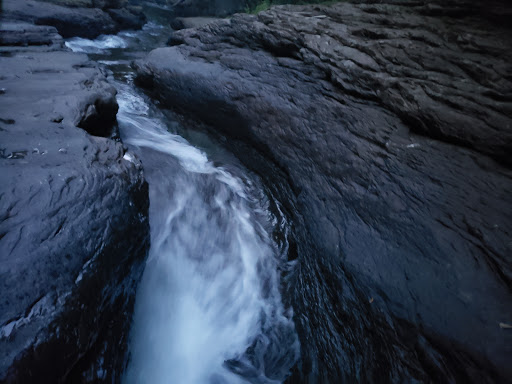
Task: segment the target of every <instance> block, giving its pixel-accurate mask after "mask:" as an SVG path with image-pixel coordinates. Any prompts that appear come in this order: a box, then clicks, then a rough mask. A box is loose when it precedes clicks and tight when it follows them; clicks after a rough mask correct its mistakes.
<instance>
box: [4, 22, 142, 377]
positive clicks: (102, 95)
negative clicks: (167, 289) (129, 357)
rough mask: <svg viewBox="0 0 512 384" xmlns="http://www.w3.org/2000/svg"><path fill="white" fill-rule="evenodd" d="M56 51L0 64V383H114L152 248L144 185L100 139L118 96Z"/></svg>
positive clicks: (134, 168)
mask: <svg viewBox="0 0 512 384" xmlns="http://www.w3.org/2000/svg"><path fill="white" fill-rule="evenodd" d="M21 27H23V28H24V30H25V31H26V32H27V36H26V37H25V39H23V38H22V37H21V36H18V35H16V38H13V39H11V41H14V42H20V41H22V42H23V41H25V42H27V43H34V44H41V43H43V41H41V40H38V39H36V38H35V37H34V33H35V31H41V32H44V33H43V34H42V35H41V36H42V39H43V40H44V39H46V37H44V36H45V34H46V33H49V34H50V35H51V34H53V33H55V30H54V29H53V28H48V27H44V28H39V27H32V28H31V27H28V26H26V25H24V26H21V25H19V24H8V25H7V26H6V24H3V26H2V28H4V29H7V30H11V31H20V28H21ZM59 38H60V37H59ZM44 42H45V41H44ZM54 43H55V42H54ZM54 45H55V44H53V45H52V46H49V47H47V48H46V49H47V51H44V47H43V46H38V47H30V46H29V47H24V48H23V49H24V50H23V51H21V50H19V49H18V50H12V51H11V52H9V51H3V55H2V56H1V57H0V67H1V68H2V73H1V76H0V89H1V90H2V92H1V93H0V170H1V172H0V292H2V295H1V298H0V382H2V383H4V382H5V383H41V382H45V383H57V382H73V383H78V382H112V381H113V380H114V381H116V380H117V381H118V380H119V378H120V375H121V373H122V369H123V364H124V356H125V350H126V343H127V335H128V331H129V327H130V322H131V314H132V309H133V302H134V298H135V288H136V284H137V282H138V281H139V279H140V277H141V273H142V268H143V263H144V261H145V257H146V255H147V250H148V248H149V224H148V218H147V214H148V212H147V211H148V205H149V201H148V191H147V184H146V183H145V181H144V178H143V173H142V167H141V165H140V163H139V162H138V161H137V159H136V158H135V157H134V156H132V155H130V154H125V149H124V148H123V145H122V143H120V142H116V141H114V140H112V139H110V138H108V136H110V135H111V134H112V129H113V126H114V123H115V114H116V112H117V102H116V98H115V94H116V91H115V89H113V88H112V87H111V86H110V85H109V84H108V83H107V81H106V77H105V75H104V74H103V73H102V72H101V71H100V70H99V69H98V68H97V67H96V66H95V64H94V63H91V62H90V61H89V60H88V58H87V56H86V55H81V54H74V53H71V52H64V51H55V49H54ZM3 48H4V49H6V48H5V47H3ZM35 48H38V49H37V50H36V49H35ZM79 127H83V129H82V128H79ZM86 130H87V131H88V132H89V133H88V132H87V131H86ZM98 135H101V136H98ZM102 136H105V137H102Z"/></svg>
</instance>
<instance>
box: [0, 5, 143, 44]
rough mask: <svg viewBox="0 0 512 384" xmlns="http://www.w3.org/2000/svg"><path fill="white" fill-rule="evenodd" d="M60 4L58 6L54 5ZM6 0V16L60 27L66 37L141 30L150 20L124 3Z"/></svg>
mask: <svg viewBox="0 0 512 384" xmlns="http://www.w3.org/2000/svg"><path fill="white" fill-rule="evenodd" d="M52 3H56V4H52ZM52 3H50V2H43V1H34V0H3V5H2V13H3V17H4V18H5V19H8V20H18V21H24V22H29V23H34V24H37V25H49V26H54V27H55V28H57V31H58V33H59V34H60V35H62V36H63V37H73V36H80V37H86V38H94V37H97V36H99V35H101V34H112V33H116V32H118V31H119V30H121V29H130V28H131V29H139V28H141V27H142V26H143V25H144V23H145V22H146V17H145V16H144V14H143V13H142V11H141V10H140V8H138V7H134V6H126V5H124V2H123V1H119V0H116V1H114V0H112V1H92V0H84V1H80V0H68V1H66V0H62V1H57V0H55V1H53V2H52Z"/></svg>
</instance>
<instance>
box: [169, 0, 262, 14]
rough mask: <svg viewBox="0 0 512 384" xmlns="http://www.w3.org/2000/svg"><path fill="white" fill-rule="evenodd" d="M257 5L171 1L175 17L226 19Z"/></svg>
mask: <svg viewBox="0 0 512 384" xmlns="http://www.w3.org/2000/svg"><path fill="white" fill-rule="evenodd" d="M255 4H257V1H255V0H177V1H171V5H172V9H173V12H174V14H175V16H181V17H191V16H217V17H225V16H228V15H232V14H233V13H236V12H243V11H244V10H245V9H246V8H247V7H248V6H250V5H255Z"/></svg>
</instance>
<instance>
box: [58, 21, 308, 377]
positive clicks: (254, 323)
mask: <svg viewBox="0 0 512 384" xmlns="http://www.w3.org/2000/svg"><path fill="white" fill-rule="evenodd" d="M168 36H169V30H168V29H167V28H164V27H160V26H158V25H155V24H148V25H146V27H145V28H144V29H143V30H142V31H139V32H123V33H120V34H119V35H117V36H103V37H100V38H98V39H96V40H87V39H71V40H69V41H68V42H67V43H66V45H67V46H68V47H69V48H71V49H72V50H74V51H79V52H86V53H89V54H91V57H92V58H93V59H95V60H97V61H99V62H100V63H102V64H104V65H106V66H107V67H108V68H109V69H110V70H111V71H112V73H113V76H112V81H113V82H114V85H115V86H116V88H117V89H118V91H119V93H118V96H117V98H118V102H119V107H120V108H119V113H118V123H119V129H120V134H121V137H122V140H123V142H124V143H125V145H126V146H127V147H128V152H127V154H126V155H125V158H127V159H130V158H131V156H133V155H134V154H135V155H136V156H138V157H139V158H140V159H141V160H142V163H143V166H144V172H145V176H146V179H147V181H148V183H149V192H150V212H149V215H150V225H151V249H150V254H149V257H148V260H147V264H146V268H145V271H144V275H143V278H142V281H141V283H140V285H139V288H138V293H137V298H136V304H135V314H134V321H133V326H132V330H131V338H130V340H131V341H130V347H129V360H128V366H127V369H126V371H125V373H124V377H123V381H124V382H125V383H154V384H156V383H180V384H196V383H197V384H203V383H218V384H220V383H281V382H283V381H284V380H285V378H286V377H287V376H288V374H289V371H290V369H291V368H292V366H293V365H294V363H295V362H296V360H297V359H298V354H299V345H298V339H297V335H296V332H295V327H294V324H293V321H292V311H291V308H285V307H284V305H283V300H282V297H281V293H280V292H281V284H282V282H281V272H282V271H285V270H288V269H290V268H293V265H291V264H290V263H289V262H287V256H286V255H287V241H286V235H287V231H288V224H287V222H286V219H285V217H284V215H282V214H281V212H280V209H279V203H278V202H276V201H275V200H274V199H272V197H271V196H269V195H268V194H267V193H266V192H265V189H264V188H263V186H262V185H261V183H260V182H259V180H258V178H257V177H256V176H255V175H252V174H250V173H249V172H248V171H247V170H245V169H244V168H243V167H242V166H241V165H240V164H239V162H238V161H237V160H236V159H235V158H234V157H233V156H231V155H230V154H229V153H228V152H227V151H226V150H224V149H223V148H222V147H221V146H220V145H218V144H216V143H215V142H214V141H213V140H210V139H209V138H208V136H206V135H204V134H201V133H198V132H188V133H187V132H186V131H184V130H183V129H182V128H181V127H180V125H179V124H178V123H177V121H175V120H173V119H171V118H169V116H168V114H164V113H162V111H160V110H158V108H157V107H156V106H155V105H153V104H152V103H151V101H150V100H148V98H147V97H146V96H145V95H143V94H142V93H141V91H140V90H138V89H137V88H136V87H134V86H133V84H132V83H133V73H132V70H131V69H130V66H129V63H130V61H131V60H132V59H133V58H137V57H140V56H141V55H142V54H143V51H147V50H148V49H150V48H154V47H156V46H158V45H164V43H165V41H166V39H167V37H168ZM178 133H180V134H181V135H179V134H178ZM183 136H186V137H188V140H187V139H186V138H184V137H183ZM278 239H280V240H278Z"/></svg>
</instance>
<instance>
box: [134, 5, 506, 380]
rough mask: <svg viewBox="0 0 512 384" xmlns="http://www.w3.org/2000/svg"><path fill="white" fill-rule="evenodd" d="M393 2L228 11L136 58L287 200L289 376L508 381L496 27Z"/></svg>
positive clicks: (502, 46)
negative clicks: (292, 271)
mask: <svg viewBox="0 0 512 384" xmlns="http://www.w3.org/2000/svg"><path fill="white" fill-rule="evenodd" d="M396 3H398V2H396ZM402 3H403V4H402V5H397V4H350V3H341V4H337V5H334V6H331V7H325V6H294V7H291V6H283V7H276V8H273V9H272V10H270V11H266V12H263V13H261V14H259V15H258V16H249V15H236V16H234V17H233V18H232V19H231V20H225V21H222V22H216V23H213V24H209V25H207V26H204V27H202V28H199V29H185V30H182V31H178V32H176V33H174V34H173V36H172V38H171V39H170V43H169V44H170V45H172V47H168V48H160V49H156V50H154V51H152V52H151V53H150V54H149V55H148V57H147V58H146V59H144V60H141V61H138V62H137V63H136V68H137V71H138V83H139V84H140V85H142V86H144V87H145V88H147V89H148V92H149V93H150V94H151V95H153V96H154V97H156V98H158V99H159V100H161V101H162V104H164V105H165V106H167V107H169V108H172V109H174V110H175V111H178V112H179V113H181V114H183V115H184V116H186V118H188V119H189V118H191V117H194V118H196V119H197V124H202V125H204V126H206V127H208V128H209V129H211V130H212V132H218V133H219V134H220V135H227V136H228V137H229V140H228V142H229V144H228V145H229V147H230V149H232V150H233V151H234V152H235V153H236V154H238V155H239V156H240V158H241V159H242V160H244V161H245V162H246V164H247V165H248V166H249V167H251V168H252V169H254V170H256V171H258V172H259V173H260V174H261V175H262V176H263V178H264V179H266V180H267V182H268V183H269V185H270V186H271V188H273V189H274V190H275V191H276V195H277V196H278V197H279V200H280V201H282V202H283V203H285V204H286V205H287V208H288V214H289V215H290V216H291V217H292V218H293V221H294V227H295V229H294V236H295V241H296V246H295V247H294V246H292V247H291V251H290V257H298V259H299V261H300V267H299V270H298V271H297V273H296V275H295V276H292V277H291V281H292V287H291V290H290V292H289V293H288V297H289V299H290V300H291V302H292V304H293V307H294V309H295V322H296V326H297V328H298V331H299V334H300V338H301V344H302V359H301V363H300V364H299V366H298V367H297V369H296V370H295V371H294V372H293V375H292V377H291V379H290V382H320V383H323V382H340V380H344V381H347V382H354V381H360V382H414V381H415V380H417V381H420V382H454V381H458V382H475V383H493V382H500V383H503V382H510V378H511V377H512V371H511V366H510V363H509V362H510V355H511V353H512V349H511V348H512V333H511V332H508V331H507V330H504V329H501V328H500V326H499V324H500V322H507V321H508V322H509V321H510V319H511V318H512V259H511V257H512V234H511V232H510V228H511V224H512V217H511V215H510V213H511V212H512V195H511V193H510V192H511V191H512V171H511V169H510V165H511V162H510V161H511V158H510V154H511V153H512V98H511V94H510V90H511V89H512V83H511V78H512V77H511V76H512V68H511V66H510V63H511V62H512V57H511V52H512V50H511V46H510V45H511V43H512V39H510V30H508V29H506V28H505V27H504V26H503V25H500V24H499V23H490V22H489V19H488V18H487V17H486V18H483V17H482V18H481V17H478V14H476V15H475V14H474V13H468V14H466V13H461V12H455V13H453V12H452V13H450V12H447V11H446V12H439V11H436V12H424V11H422V10H424V9H425V8H424V7H423V6H417V5H418V2H414V1H412V2H402ZM442 10H443V8H441V11H442ZM445 10H446V8H445ZM190 124H191V125H194V124H196V123H190ZM258 159H259V160H260V161H258ZM262 159H263V160H262Z"/></svg>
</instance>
